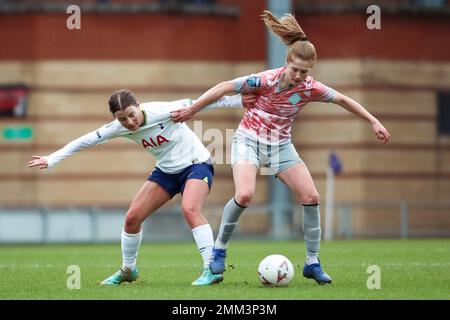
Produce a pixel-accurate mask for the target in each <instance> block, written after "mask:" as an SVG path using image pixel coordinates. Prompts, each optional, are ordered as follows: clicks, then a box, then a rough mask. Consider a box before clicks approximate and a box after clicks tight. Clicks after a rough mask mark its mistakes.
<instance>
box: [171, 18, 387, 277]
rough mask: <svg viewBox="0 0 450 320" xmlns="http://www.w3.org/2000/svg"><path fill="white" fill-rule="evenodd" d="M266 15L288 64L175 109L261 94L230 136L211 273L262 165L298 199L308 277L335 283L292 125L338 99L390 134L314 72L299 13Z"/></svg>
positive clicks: (189, 111)
mask: <svg viewBox="0 0 450 320" xmlns="http://www.w3.org/2000/svg"><path fill="white" fill-rule="evenodd" d="M261 17H262V19H263V20H264V23H265V25H266V27H267V29H268V30H269V31H271V32H273V33H274V34H276V35H277V36H279V38H280V39H281V41H282V42H283V43H284V44H286V45H287V46H288V50H287V56H286V65H285V66H284V67H282V68H277V69H273V70H267V71H263V72H260V73H258V74H253V75H249V76H245V77H241V78H237V79H234V80H231V81H225V82H222V83H220V84H218V85H216V86H214V87H213V88H211V89H209V90H208V91H207V92H205V93H204V94H203V95H202V96H201V97H200V98H199V99H198V100H197V101H196V102H195V103H194V104H193V105H192V106H190V107H188V108H186V109H183V110H175V111H174V112H172V119H173V120H174V121H175V122H180V121H186V120H188V119H189V118H191V117H192V116H193V115H194V114H195V113H196V112H197V111H198V110H200V109H201V108H203V107H205V106H206V105H208V104H209V103H211V102H213V101H215V100H217V99H219V98H220V97H222V96H223V95H224V94H226V93H229V92H238V93H245V94H254V95H256V99H257V100H256V102H255V103H254V104H253V105H252V106H249V108H247V110H246V111H245V114H244V117H243V119H242V121H241V123H240V125H239V128H238V129H237V131H236V133H235V135H234V138H233V143H232V151H231V164H232V168H233V178H234V183H235V194H234V198H232V199H230V201H229V202H228V203H227V204H226V205H225V207H224V210H223V215H222V221H221V224H220V229H219V234H218V236H217V239H216V241H215V244H214V250H213V259H212V262H211V265H210V268H211V271H212V272H213V273H214V274H221V273H223V271H224V270H225V257H226V250H227V246H228V242H229V240H230V237H231V235H232V233H233V230H234V229H235V227H236V224H237V222H238V219H239V217H240V215H241V213H242V212H243V211H244V210H245V208H246V207H247V206H248V205H249V204H250V202H251V199H252V197H253V194H254V192H255V182H256V173H257V169H258V167H259V166H260V165H262V166H265V167H268V168H269V169H270V171H271V172H272V174H276V175H277V177H278V178H279V179H280V180H281V181H283V182H284V183H285V184H286V185H287V186H288V187H289V188H290V189H291V190H292V191H293V192H294V193H295V194H296V195H297V197H298V199H300V201H301V208H302V214H303V220H302V221H303V222H302V227H303V232H304V235H305V244H306V262H305V265H304V268H303V276H304V277H307V278H311V279H314V280H315V281H316V282H317V283H319V284H324V283H331V277H330V276H329V275H328V274H326V273H325V272H324V271H323V270H322V266H321V264H320V260H319V258H318V253H319V247H320V238H321V229H320V212H319V194H318V193H317V190H316V187H315V185H314V182H313V180H312V178H311V174H310V173H309V171H308V168H307V167H306V165H305V163H304V162H303V161H302V160H301V159H300V157H299V156H298V154H297V152H296V150H295V148H294V145H293V144H292V143H291V126H292V123H293V122H294V119H295V116H296V115H297V113H298V112H299V111H300V110H301V109H302V108H303V107H304V106H305V105H306V104H307V103H308V102H312V101H320V102H333V103H335V104H338V105H339V106H341V107H343V108H344V109H346V110H348V111H350V112H352V113H354V114H356V115H357V116H359V117H361V118H362V119H364V120H366V121H367V122H368V123H369V124H370V126H371V127H372V130H373V132H374V133H375V135H376V137H377V139H379V140H381V141H382V142H383V143H387V142H388V141H389V138H390V135H389V132H388V131H387V130H386V129H385V127H384V126H383V125H382V124H381V123H380V121H378V120H377V119H376V118H375V117H374V116H372V115H371V114H370V113H369V112H368V111H367V110H366V109H365V108H364V107H363V106H361V105H360V104H359V103H358V102H356V101H354V100H352V99H351V98H349V97H347V96H345V95H343V94H342V93H339V92H337V91H335V90H333V89H331V88H330V87H327V86H326V85H324V84H322V83H320V82H319V81H316V80H314V79H313V78H312V77H311V76H310V75H309V73H310V71H311V69H312V68H313V66H314V64H315V62H316V50H315V48H314V45H313V44H312V43H311V42H310V41H309V40H308V38H307V37H306V34H305V32H304V31H303V30H302V28H301V27H300V25H299V24H298V22H297V21H296V19H295V17H294V16H292V15H291V14H286V15H285V16H284V17H283V18H281V19H278V18H277V17H276V16H274V15H273V14H272V13H271V12H270V11H267V10H266V11H264V13H263V14H262V16H261Z"/></svg>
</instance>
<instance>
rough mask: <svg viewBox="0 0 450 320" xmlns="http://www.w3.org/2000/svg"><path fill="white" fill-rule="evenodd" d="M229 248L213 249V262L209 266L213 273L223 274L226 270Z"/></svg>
mask: <svg viewBox="0 0 450 320" xmlns="http://www.w3.org/2000/svg"><path fill="white" fill-rule="evenodd" d="M226 256H227V249H216V248H214V249H213V252H212V259H211V263H210V264H209V268H210V269H211V272H212V273H213V274H222V273H223V272H224V271H225V257H226Z"/></svg>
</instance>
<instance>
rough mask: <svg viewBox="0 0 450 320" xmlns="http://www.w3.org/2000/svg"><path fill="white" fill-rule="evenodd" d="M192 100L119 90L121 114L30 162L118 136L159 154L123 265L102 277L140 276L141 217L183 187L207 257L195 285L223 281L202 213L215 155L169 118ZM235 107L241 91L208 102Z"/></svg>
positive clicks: (115, 105)
mask: <svg viewBox="0 0 450 320" xmlns="http://www.w3.org/2000/svg"><path fill="white" fill-rule="evenodd" d="M191 104H192V100H190V99H184V100H179V101H174V102H148V103H141V104H139V103H138V102H137V100H136V99H135V97H134V96H133V94H132V93H131V92H130V91H129V90H120V91H117V92H115V93H113V94H112V95H111V97H110V99H109V108H110V111H111V113H112V114H113V115H114V117H115V118H116V119H115V120H114V121H112V122H111V123H109V124H106V125H104V126H102V127H101V128H99V129H97V130H95V131H92V132H89V133H87V134H85V135H84V136H82V137H80V138H78V139H76V140H74V141H72V142H70V143H68V144H67V145H66V146H64V147H63V148H62V149H60V150H58V151H56V152H54V153H52V154H50V155H48V156H33V157H32V160H31V161H30V162H29V165H28V166H29V167H39V168H41V169H44V168H52V167H54V166H55V165H56V164H57V163H58V162H60V161H61V160H63V159H64V158H66V157H68V156H70V155H72V154H74V153H75V152H77V151H80V150H82V149H84V148H87V147H91V146H94V145H97V144H100V143H104V142H106V141H108V140H110V139H113V138H117V137H122V138H127V139H130V140H133V141H134V142H136V143H137V144H138V145H139V146H141V147H142V148H144V149H145V150H147V151H148V152H150V153H151V154H152V155H153V156H154V157H155V158H156V160H157V162H156V167H155V168H154V169H153V171H152V173H151V174H150V176H149V177H148V179H147V180H148V181H146V182H145V183H144V185H143V186H142V187H141V189H140V190H139V192H138V193H137V195H136V196H135V198H134V200H133V202H132V203H131V205H130V207H129V209H128V212H127V214H126V216H125V223H124V227H123V231H122V234H121V247H122V258H123V261H122V267H121V268H120V270H119V271H117V272H116V273H115V274H113V275H112V276H110V277H108V278H107V279H105V280H103V281H102V284H106V285H113V284H120V283H122V282H125V281H126V282H132V281H134V280H136V279H137V277H138V269H137V268H136V260H137V255H138V249H139V246H140V243H141V239H142V229H141V223H142V222H143V221H144V220H145V219H146V218H147V217H148V216H149V215H150V214H152V213H153V212H155V211H156V210H157V209H158V208H159V207H161V206H162V205H163V204H164V203H166V202H167V201H169V200H170V199H171V198H172V197H173V196H175V195H176V194H177V193H180V192H181V194H182V211H183V216H184V218H185V219H186V222H187V223H188V225H189V226H190V227H191V229H192V233H193V236H194V239H195V242H196V244H197V247H198V249H199V251H200V253H201V256H202V258H203V270H202V275H201V276H200V277H199V278H198V279H197V280H196V281H194V282H193V283H192V285H194V286H202V285H210V284H213V283H217V282H220V281H222V275H214V274H212V273H211V272H210V270H209V263H210V259H211V254H212V249H213V245H214V239H213V233H212V230H211V227H210V225H209V223H208V221H207V220H206V218H205V217H204V216H203V214H202V207H203V202H204V201H205V199H206V197H207V195H208V193H209V190H210V188H211V184H212V179H213V175H214V168H213V166H212V160H211V155H210V153H209V151H208V150H207V149H206V148H205V147H204V146H203V144H202V142H201V141H200V140H199V139H198V137H197V136H196V135H195V134H194V132H192V131H191V129H189V127H188V126H187V125H186V124H184V123H182V124H180V123H174V122H172V120H171V118H170V111H172V110H174V109H179V108H184V107H188V106H189V105H191ZM236 107H242V101H241V97H240V96H233V97H224V98H221V99H219V100H218V101H217V102H215V103H212V104H210V105H209V106H208V107H207V108H208V109H214V108H236Z"/></svg>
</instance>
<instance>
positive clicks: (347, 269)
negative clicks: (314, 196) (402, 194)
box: [0, 239, 450, 300]
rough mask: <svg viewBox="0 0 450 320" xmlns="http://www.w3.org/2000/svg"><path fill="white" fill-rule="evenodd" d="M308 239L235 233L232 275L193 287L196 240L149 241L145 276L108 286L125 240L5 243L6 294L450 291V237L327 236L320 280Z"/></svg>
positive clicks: (271, 295)
mask: <svg viewBox="0 0 450 320" xmlns="http://www.w3.org/2000/svg"><path fill="white" fill-rule="evenodd" d="M273 253H280V254H283V255H286V256H287V257H289V258H290V260H291V261H292V262H293V264H294V267H295V277H294V280H293V281H292V282H291V284H290V285H289V286H288V287H283V288H268V287H264V286H263V285H261V284H260V283H259V280H258V276H257V272H256V270H257V266H258V264H259V262H260V261H261V259H262V258H264V257H265V256H267V255H269V254H273ZM304 254H305V246H304V243H303V242H298V241H297V242H294V241H292V242H269V241H251V242H250V241H237V240H236V241H233V242H231V243H230V246H229V254H228V258H227V265H228V266H227V271H226V272H225V273H224V282H222V283H220V284H217V285H213V286H209V287H192V286H191V282H192V281H193V280H194V279H195V278H196V277H197V276H198V275H199V271H200V269H201V263H200V261H201V259H200V255H199V253H198V251H197V248H196V246H195V244H194V242H193V241H192V242H172V243H143V244H142V246H141V250H140V252H139V257H138V267H139V269H140V278H139V280H138V281H137V282H134V283H132V284H123V285H121V286H107V287H106V286H100V285H99V282H100V281H101V280H103V279H104V278H106V277H107V276H109V275H110V274H112V273H113V272H115V271H117V270H118V267H119V266H120V263H121V253H120V244H119V243H117V244H82V245H2V246H0V271H1V274H2V281H1V282H2V284H1V290H0V299H158V300H185V299H186V300H214V299H221V300H222V299H223V300H228V299H231V300H240V299H249V300H281V299H283V300H293V299H294V300H297V299H389V300H391V299H446V300H448V299H450V239H433V240H347V241H345V240H341V241H332V242H323V243H322V246H321V261H322V264H323V266H324V269H325V271H326V272H327V273H329V274H330V275H331V276H332V278H333V283H332V284H331V285H324V286H319V285H317V284H316V283H315V282H314V281H313V280H309V279H305V278H303V277H302V275H301V270H302V266H303V260H304ZM70 265H77V266H79V267H80V279H81V280H80V283H81V288H80V289H68V288H67V285H66V282H67V279H68V277H69V276H70V274H69V273H67V268H68V266H70ZM370 265H377V266H378V267H379V268H380V271H381V272H380V274H381V282H380V283H381V288H380V289H372V290H370V289H368V288H367V280H368V278H369V277H370V276H371V274H370V273H367V269H368V267H369V266H370Z"/></svg>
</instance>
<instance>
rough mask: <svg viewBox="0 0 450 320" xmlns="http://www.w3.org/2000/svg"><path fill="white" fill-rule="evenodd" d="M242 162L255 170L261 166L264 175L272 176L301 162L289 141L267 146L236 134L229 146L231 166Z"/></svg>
mask: <svg viewBox="0 0 450 320" xmlns="http://www.w3.org/2000/svg"><path fill="white" fill-rule="evenodd" d="M243 161H250V162H251V163H253V164H254V165H255V166H256V168H259V167H260V166H261V174H264V175H274V174H277V173H280V172H281V171H284V170H286V169H288V168H290V167H292V166H294V165H296V164H297V163H302V162H303V160H302V159H300V157H299V155H298V153H297V151H296V150H295V147H294V145H293V144H292V143H291V142H290V141H289V142H286V143H283V144H280V145H269V144H265V143H263V142H261V141H258V140H255V139H252V138H250V137H246V136H244V135H242V134H240V133H238V132H237V133H235V134H234V136H233V143H232V145H231V165H234V164H236V163H242V162H243Z"/></svg>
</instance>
